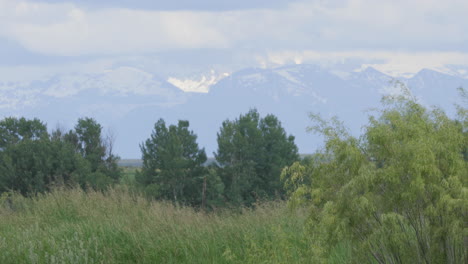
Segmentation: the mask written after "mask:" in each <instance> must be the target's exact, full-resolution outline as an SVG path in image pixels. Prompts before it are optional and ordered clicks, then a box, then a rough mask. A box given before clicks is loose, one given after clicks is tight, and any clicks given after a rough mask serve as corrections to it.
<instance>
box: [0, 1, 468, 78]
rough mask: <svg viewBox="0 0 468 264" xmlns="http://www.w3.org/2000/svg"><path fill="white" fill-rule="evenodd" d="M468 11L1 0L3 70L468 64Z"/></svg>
mask: <svg viewBox="0 0 468 264" xmlns="http://www.w3.org/2000/svg"><path fill="white" fill-rule="evenodd" d="M467 13H468V1H466V0H445V1H441V0H392V1H377V0H297V1H291V0H289V1H287V0H236V1H221V0H197V1H194V0H171V1H167V0H143V1H136V0H99V1H96V0H81V1H78V0H76V1H60V0H44V1H18V0H0V71H3V75H5V73H6V72H8V71H9V70H10V69H18V67H23V68H24V67H37V68H41V67H52V68H53V67H54V65H61V66H57V67H58V68H63V67H62V65H79V64H82V65H89V63H91V62H99V63H101V64H102V63H103V61H106V62H107V63H108V64H105V63H104V64H103V65H106V66H107V65H112V64H113V62H115V61H119V60H120V61H122V58H125V60H128V58H132V60H133V61H135V60H136V61H138V60H141V64H147V63H148V58H152V59H154V60H155V61H157V60H159V59H160V58H166V59H167V58H172V57H174V58H175V59H174V60H175V61H177V63H179V64H181V65H183V64H184V60H185V62H186V63H187V65H189V64H190V65H193V64H194V63H196V64H197V65H199V64H200V55H198V56H197V55H196V54H203V55H204V58H205V59H204V61H206V63H205V64H206V65H199V66H200V67H207V68H209V67H210V65H209V64H210V63H216V64H217V65H222V64H223V63H225V64H236V63H239V64H242V61H244V63H245V64H246V65H248V64H257V65H252V66H259V65H260V66H262V65H268V64H275V65H276V64H284V63H304V62H309V61H310V62H314V61H317V60H326V59H330V60H338V61H339V60H343V59H350V58H351V59H353V58H354V59H356V58H358V59H364V60H365V59H368V60H373V61H380V62H384V63H386V65H387V66H386V67H387V68H388V69H390V70H391V69H393V70H395V71H398V69H400V70H401V71H414V70H417V69H418V68H422V67H443V66H444V65H447V64H457V65H466V64H468V55H467V54H468V34H466V32H468V19H466V14H467ZM177 54H184V56H182V57H181V56H180V55H177ZM213 56H220V57H219V58H213ZM214 61H215V62H214ZM70 67H72V66H70ZM103 67H104V66H103ZM30 74H33V72H32V73H30ZM1 76H2V72H0V77H1Z"/></svg>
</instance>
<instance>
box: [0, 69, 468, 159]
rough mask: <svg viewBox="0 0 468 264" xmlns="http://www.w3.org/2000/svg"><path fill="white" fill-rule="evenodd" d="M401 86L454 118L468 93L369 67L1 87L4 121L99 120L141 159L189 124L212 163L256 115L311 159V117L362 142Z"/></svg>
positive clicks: (55, 79) (461, 81)
mask: <svg viewBox="0 0 468 264" xmlns="http://www.w3.org/2000/svg"><path fill="white" fill-rule="evenodd" d="M178 84H184V85H190V84H196V85H198V86H199V87H202V88H205V87H206V90H208V89H209V91H208V92H205V93H200V92H197V93H195V92H187V90H186V91H185V92H184V91H183V90H182V89H181V87H180V85H179V87H178V86H176V85H178ZM401 85H406V86H407V87H408V88H409V89H410V91H411V93H412V95H413V96H414V97H415V98H417V100H418V101H419V102H421V103H422V104H424V105H426V106H431V105H436V106H440V107H442V108H443V109H445V110H446V111H447V112H448V113H449V114H450V115H453V114H454V113H455V110H454V109H455V108H454V106H453V105H454V103H461V102H460V99H459V98H458V93H457V88H458V87H465V88H466V87H468V78H467V77H466V76H461V75H455V74H447V73H443V72H439V71H435V70H430V69H423V70H421V71H420V72H418V73H416V74H415V75H413V76H411V77H398V78H395V77H392V76H389V75H387V74H384V73H382V72H380V71H378V70H376V69H374V68H371V67H367V68H365V69H364V70H360V71H350V72H343V71H336V70H335V71H334V70H331V69H327V68H323V67H320V66H317V65H309V64H294V65H286V66H281V67H276V68H266V69H264V68H247V69H243V70H240V71H236V72H233V73H231V74H229V75H228V74H223V75H221V76H220V77H216V78H215V77H213V78H202V80H201V81H199V82H197V81H178V80H177V79H174V78H167V77H161V76H158V75H157V74H155V73H149V72H147V71H143V70H140V69H138V68H135V67H118V68H115V69H111V70H108V71H105V72H100V73H93V74H90V73H86V74H84V73H73V74H60V75H55V76H50V77H46V78H43V79H41V80H35V81H29V82H2V81H1V80H0V115H1V116H2V117H6V116H25V117H28V118H33V117H37V118H39V119H41V120H42V121H44V122H46V123H47V124H48V127H49V128H50V129H52V128H55V126H59V127H61V128H63V129H70V128H72V127H73V126H74V124H75V123H76V120H77V119H78V118H79V117H84V116H88V117H93V118H96V120H97V121H98V122H99V123H101V124H102V125H103V126H104V127H105V128H106V130H108V131H110V133H112V134H114V135H115V150H116V153H117V154H118V155H120V156H121V157H122V158H139V157H140V150H139V144H140V143H142V142H143V141H144V140H145V139H146V138H148V137H149V136H150V134H151V131H152V128H153V126H154V123H155V122H156V121H157V120H158V119H159V118H164V119H165V120H166V122H167V123H175V122H177V120H178V119H187V120H189V121H190V126H191V128H192V129H193V130H194V131H195V133H196V134H197V135H198V142H199V144H200V145H201V146H204V147H205V148H206V150H207V154H208V156H212V155H213V154H212V153H213V152H214V151H216V133H217V132H218V131H219V128H220V126H221V123H222V122H223V121H224V120H226V119H234V118H236V117H238V116H239V114H241V113H245V112H247V111H248V110H249V109H251V108H256V109H258V111H259V112H260V114H262V115H265V114H268V113H272V114H274V115H276V116H277V117H278V118H279V119H280V120H281V121H282V124H283V127H285V129H286V131H287V132H288V133H290V134H292V135H294V136H295V137H296V143H297V145H298V146H299V151H300V152H301V153H311V152H313V151H314V150H316V149H317V148H318V147H319V146H320V144H321V143H320V142H321V140H322V139H321V138H320V137H319V136H317V135H314V134H310V133H308V132H307V127H308V126H311V125H312V123H311V121H310V119H309V117H308V114H309V113H320V114H321V115H322V116H323V117H325V118H330V117H332V116H338V117H339V119H340V120H342V121H344V124H345V126H347V127H348V128H349V129H350V131H351V132H352V133H353V134H355V135H358V134H359V133H360V132H361V129H362V127H363V126H364V125H365V124H366V122H367V119H368V115H370V114H372V113H375V112H373V110H372V109H375V108H376V107H379V106H380V99H381V98H382V96H383V95H389V94H400V93H402V88H401ZM192 90H197V89H192ZM198 90H200V89H198ZM202 90H203V89H202ZM105 132H106V131H105Z"/></svg>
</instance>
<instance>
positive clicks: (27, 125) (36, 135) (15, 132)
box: [0, 117, 48, 149]
mask: <svg viewBox="0 0 468 264" xmlns="http://www.w3.org/2000/svg"><path fill="white" fill-rule="evenodd" d="M46 137H48V133H47V128H46V125H45V124H44V123H42V122H41V121H40V120H39V119H32V120H27V119H25V118H24V117H22V118H19V119H18V118H15V117H7V118H5V119H3V120H2V121H0V148H1V149H5V148H6V147H8V146H10V145H13V144H17V143H19V142H20V141H22V140H39V139H43V138H46Z"/></svg>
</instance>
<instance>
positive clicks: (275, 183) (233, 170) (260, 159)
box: [215, 109, 299, 204]
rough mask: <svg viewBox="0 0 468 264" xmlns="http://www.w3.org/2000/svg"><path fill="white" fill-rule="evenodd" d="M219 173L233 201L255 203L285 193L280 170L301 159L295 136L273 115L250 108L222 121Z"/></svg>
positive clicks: (217, 156) (218, 159)
mask: <svg viewBox="0 0 468 264" xmlns="http://www.w3.org/2000/svg"><path fill="white" fill-rule="evenodd" d="M217 140H218V151H217V153H215V157H216V160H217V162H218V163H219V165H220V169H219V173H220V175H221V178H222V180H223V182H224V184H225V186H226V192H225V194H226V197H227V198H228V200H229V201H230V202H231V203H234V204H252V203H253V202H255V201H256V200H258V199H271V198H277V197H280V196H281V195H282V194H283V189H282V185H281V182H280V173H281V170H282V168H283V167H284V166H288V165H291V164H292V163H293V162H294V161H296V160H298V159H299V156H298V154H297V146H296V145H295V143H294V137H293V136H287V135H286V132H285V131H284V129H283V127H282V126H281V123H280V122H279V120H278V119H277V118H276V117H275V116H273V115H267V116H266V117H265V118H260V115H259V114H258V112H257V110H255V109H254V110H250V111H249V112H248V113H247V114H245V115H241V116H240V117H239V118H238V119H236V120H234V121H229V120H226V121H224V122H223V124H222V127H221V129H220V132H219V133H218V138H217Z"/></svg>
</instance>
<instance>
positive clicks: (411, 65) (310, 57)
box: [256, 50, 468, 77]
mask: <svg viewBox="0 0 468 264" xmlns="http://www.w3.org/2000/svg"><path fill="white" fill-rule="evenodd" d="M256 59H257V62H258V64H259V65H262V66H263V67H274V66H279V65H285V64H292V63H296V64H302V63H316V64H322V65H324V66H327V65H332V66H336V65H337V64H346V63H349V64H355V65H360V66H361V67H363V68H366V67H369V66H371V67H374V68H376V69H377V70H379V71H382V72H384V73H386V74H389V75H392V76H395V77H397V76H410V75H412V74H415V73H417V72H418V71H420V70H422V69H424V68H430V69H434V70H437V71H440V72H444V73H448V74H455V73H456V72H458V71H460V70H461V71H463V69H455V70H454V69H453V68H452V67H451V66H461V67H466V66H468V52H449V51H447V52H444V51H433V52H431V51H421V52H401V51H366V50H351V51H338V52H327V51H317V50H303V51H275V52H268V53H266V54H262V55H257V57H256ZM353 62H358V63H353Z"/></svg>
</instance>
